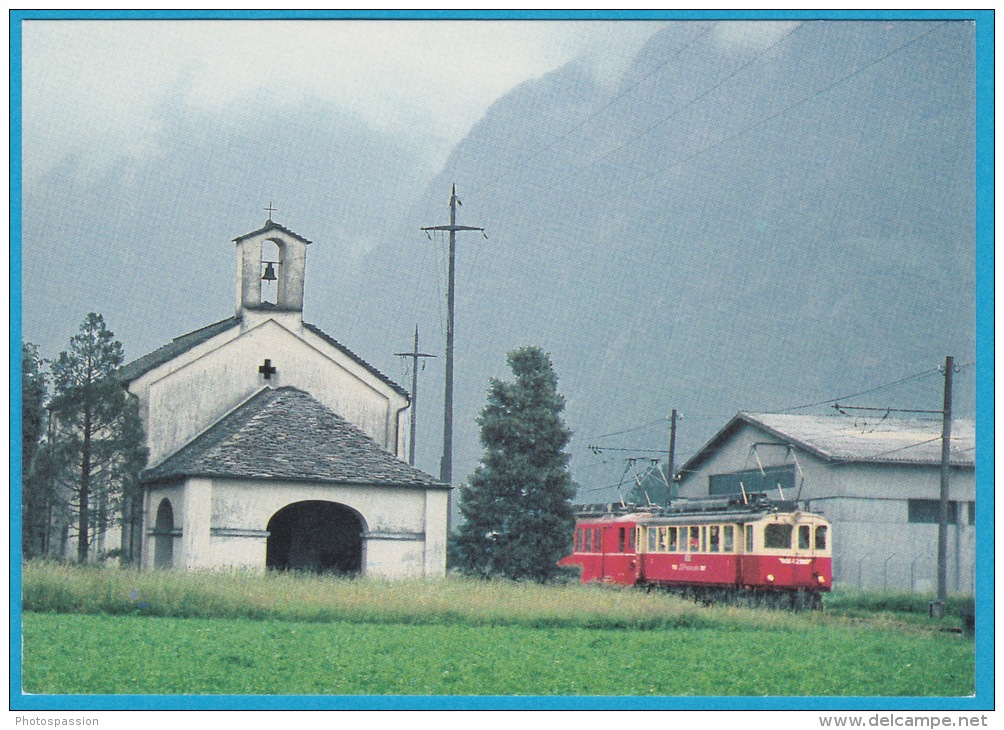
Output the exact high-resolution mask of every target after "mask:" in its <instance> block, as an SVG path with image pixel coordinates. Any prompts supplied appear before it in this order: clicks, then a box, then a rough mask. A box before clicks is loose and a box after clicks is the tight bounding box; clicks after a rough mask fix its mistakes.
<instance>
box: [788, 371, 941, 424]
mask: <svg viewBox="0 0 1004 730" xmlns="http://www.w3.org/2000/svg"><path fill="white" fill-rule="evenodd" d="M936 373H938V368H936V367H933V368H928V369H927V370H922V371H921V372H919V373H914V374H913V375H907V376H906V377H904V378H900V379H899V380H894V381H892V382H891V383H883V384H882V385H876V386H875V387H873V388H868V389H867V390H862V391H858V392H857V393H850V394H848V395H840V396H837V397H836V398H829V399H827V400H821V401H815V402H813V403H803V404H802V405H800V406H788V407H787V408H781V409H778V411H777V412H778V413H787V412H788V411H800V410H804V409H806V408H815V407H816V406H827V405H830V404H831V403H837V402H839V401H842V400H847V399H848V398H857V397H858V396H862V395H869V394H870V393H876V392H878V391H880V390H885V389H887V388H893V387H895V386H897V385H902V384H903V383H909V382H911V381H913V380H919V379H921V378H926V377H929V376H931V375H934V374H936Z"/></svg>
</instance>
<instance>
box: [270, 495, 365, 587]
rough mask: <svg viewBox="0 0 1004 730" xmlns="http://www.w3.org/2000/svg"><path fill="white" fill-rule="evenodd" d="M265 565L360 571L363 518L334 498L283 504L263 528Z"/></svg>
mask: <svg viewBox="0 0 1004 730" xmlns="http://www.w3.org/2000/svg"><path fill="white" fill-rule="evenodd" d="M265 529H267V530H268V532H269V537H268V540H267V542H266V544H265V566H266V567H268V568H274V569H276V570H291V569H292V570H310V571H314V572H317V573H343V574H354V573H360V572H361V571H362V567H363V532H364V531H365V525H364V524H363V519H362V517H361V516H360V515H359V513H357V512H356V511H355V510H353V509H350V508H349V507H346V506H345V505H343V504H337V503H335V502H322V501H319V500H310V501H306V502H295V503H294V504H290V505H287V506H285V507H283V508H282V509H281V510H279V511H278V512H276V513H275V514H274V515H272V517H271V519H269V521H268V526H267V527H266V528H265Z"/></svg>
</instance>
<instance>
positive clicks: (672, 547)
mask: <svg viewBox="0 0 1004 730" xmlns="http://www.w3.org/2000/svg"><path fill="white" fill-rule="evenodd" d="M669 552H671V553H678V552H680V547H679V545H678V544H677V542H676V528H675V527H670V528H669Z"/></svg>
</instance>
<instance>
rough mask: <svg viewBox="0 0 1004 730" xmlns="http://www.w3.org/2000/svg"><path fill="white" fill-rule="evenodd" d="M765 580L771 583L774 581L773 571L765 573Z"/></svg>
mask: <svg viewBox="0 0 1004 730" xmlns="http://www.w3.org/2000/svg"><path fill="white" fill-rule="evenodd" d="M767 582H768V583H773V582H774V574H773V573H768V574H767Z"/></svg>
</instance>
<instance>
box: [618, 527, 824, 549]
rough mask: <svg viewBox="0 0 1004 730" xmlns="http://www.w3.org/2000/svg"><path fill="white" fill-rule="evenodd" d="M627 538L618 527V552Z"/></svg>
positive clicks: (621, 528) (622, 529)
mask: <svg viewBox="0 0 1004 730" xmlns="http://www.w3.org/2000/svg"><path fill="white" fill-rule="evenodd" d="M626 538H627V536H626V535H625V534H624V528H623V527H618V528H617V552H619V553H622V552H624V544H625V542H626ZM805 539H806V541H808V539H809V538H808V537H806V538H805Z"/></svg>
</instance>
